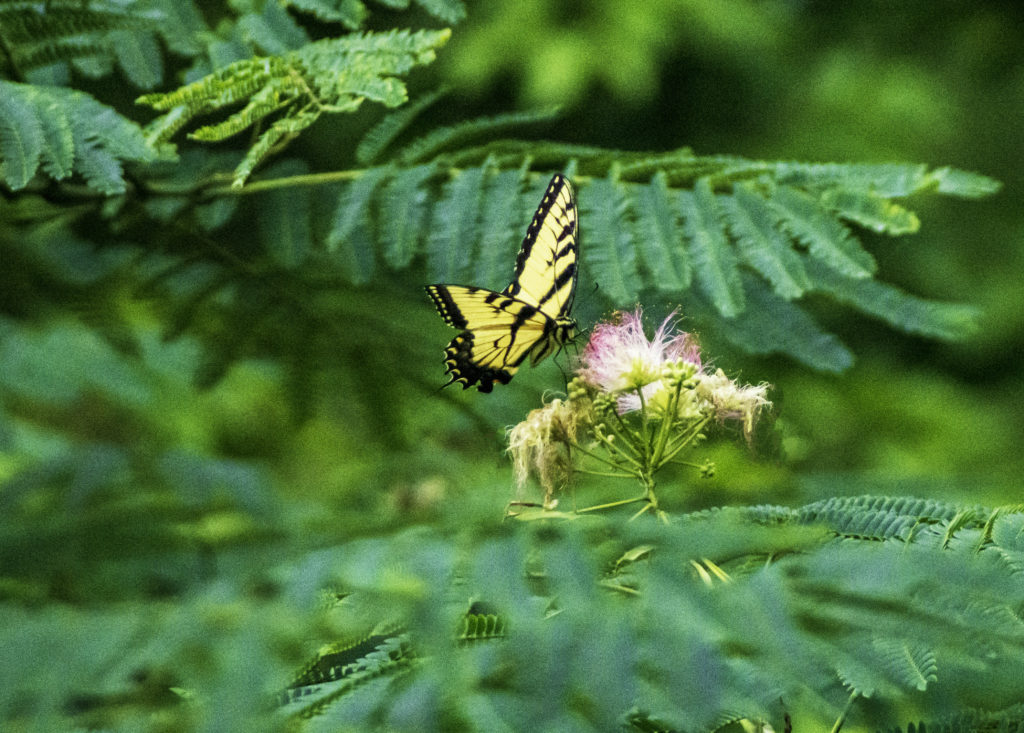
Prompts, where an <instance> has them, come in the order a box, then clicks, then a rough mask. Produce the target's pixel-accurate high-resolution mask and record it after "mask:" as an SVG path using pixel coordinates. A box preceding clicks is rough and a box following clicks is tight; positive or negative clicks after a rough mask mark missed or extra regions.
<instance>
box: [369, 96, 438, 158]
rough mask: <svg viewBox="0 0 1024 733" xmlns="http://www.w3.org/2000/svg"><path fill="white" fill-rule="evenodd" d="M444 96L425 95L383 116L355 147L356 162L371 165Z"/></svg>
mask: <svg viewBox="0 0 1024 733" xmlns="http://www.w3.org/2000/svg"><path fill="white" fill-rule="evenodd" d="M443 95H444V92H443V91H437V92H432V93H430V94H425V95H423V96H422V97H420V98H419V99H417V100H416V101H415V102H412V103H411V104H407V105H405V106H404V107H402V108H401V109H399V110H397V111H395V112H391V113H390V114H387V115H385V116H384V118H383V119H382V120H381V121H380V122H378V123H377V124H376V125H375V126H374V127H373V128H371V129H370V131H369V132H367V133H366V135H364V136H363V139H362V140H360V141H359V144H358V145H357V146H356V161H357V162H359V163H360V164H362V165H366V164H368V163H372V162H373V161H374V160H376V159H377V157H378V156H379V155H380V154H381V153H382V152H383V151H384V150H385V149H386V148H387V147H388V146H389V145H391V143H392V142H394V140H395V138H397V137H398V136H399V135H400V134H402V131H403V130H405V129H406V127H408V126H409V125H410V124H411V123H412V121H413V120H414V119H416V117H417V116H418V115H419V114H420V113H421V112H422V111H423V110H425V109H426V108H427V107H430V106H431V105H432V104H434V103H435V102H436V101H437V100H438V99H440V98H441V97H442V96H443Z"/></svg>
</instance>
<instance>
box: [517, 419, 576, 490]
mask: <svg viewBox="0 0 1024 733" xmlns="http://www.w3.org/2000/svg"><path fill="white" fill-rule="evenodd" d="M581 406H582V404H581V401H579V400H570V401H565V400H558V399H556V400H552V401H551V402H549V403H548V404H546V405H544V407H540V408H538V409H536V410H531V411H530V414H529V415H527V416H526V419H525V420H523V421H522V422H521V423H519V424H518V425H516V426H515V427H513V428H511V429H510V430H509V431H508V453H509V455H510V456H511V457H512V466H513V469H514V470H515V475H516V483H517V484H518V485H519V487H520V488H522V486H523V485H524V484H525V483H526V479H527V478H528V477H529V475H530V473H531V472H533V473H535V474H536V475H537V477H538V479H539V480H540V483H541V485H542V486H543V487H544V492H545V497H544V498H545V500H544V504H545V506H547V505H549V504H550V503H551V498H552V496H553V495H554V493H555V491H556V490H558V489H560V488H562V486H563V485H564V484H565V483H566V482H567V481H568V478H569V474H570V473H571V470H572V464H571V462H570V458H569V455H568V446H569V445H571V444H572V443H574V442H575V441H576V438H577V434H578V433H579V428H580V424H581V422H584V421H585V420H586V417H585V413H584V411H583V410H581V409H580V408H581Z"/></svg>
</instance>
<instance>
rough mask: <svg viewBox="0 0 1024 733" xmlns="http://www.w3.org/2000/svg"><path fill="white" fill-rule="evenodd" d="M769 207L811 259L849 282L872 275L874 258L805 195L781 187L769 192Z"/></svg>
mask: <svg viewBox="0 0 1024 733" xmlns="http://www.w3.org/2000/svg"><path fill="white" fill-rule="evenodd" d="M769 203H770V204H771V206H772V207H773V208H774V209H775V211H776V212H777V213H778V215H779V217H780V219H781V221H782V226H783V227H784V228H785V230H786V231H787V232H788V233H789V234H790V236H792V237H793V238H794V239H796V240H797V241H799V242H800V243H801V244H803V245H804V246H805V247H807V251H808V252H809V253H810V255H811V256H812V257H815V258H817V259H819V260H821V261H822V262H823V263H825V264H826V265H828V266H829V267H831V268H833V269H834V270H836V271H837V272H840V273H842V274H843V275H846V276H847V277H851V278H868V277H871V275H872V274H873V273H874V272H875V269H876V267H877V266H876V265H875V261H874V258H873V257H871V255H870V254H868V253H867V252H866V251H865V250H864V248H863V247H861V245H860V243H859V242H858V241H857V240H856V239H855V238H854V237H853V235H852V234H851V233H850V231H849V229H847V228H846V227H844V226H843V225H842V223H840V222H839V221H838V220H837V219H835V218H834V217H831V216H828V214H827V213H826V212H825V211H823V209H822V208H821V206H820V205H819V204H818V203H817V202H816V201H815V200H814V199H813V198H812V197H811V196H810V195H809V194H806V193H803V192H801V191H798V190H796V189H794V188H791V187H789V186H781V187H779V188H778V189H776V190H775V191H773V192H772V195H771V198H770V199H769Z"/></svg>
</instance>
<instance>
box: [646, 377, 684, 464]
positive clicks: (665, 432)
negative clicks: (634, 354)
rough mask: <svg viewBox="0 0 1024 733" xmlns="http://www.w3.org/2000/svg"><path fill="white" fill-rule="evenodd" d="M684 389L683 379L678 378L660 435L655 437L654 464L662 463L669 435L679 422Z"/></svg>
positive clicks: (652, 462) (652, 461) (659, 429)
mask: <svg viewBox="0 0 1024 733" xmlns="http://www.w3.org/2000/svg"><path fill="white" fill-rule="evenodd" d="M682 389H683V382H682V380H681V379H680V380H677V381H676V388H675V389H674V390H673V391H672V396H671V397H669V401H668V409H667V410H666V411H665V418H663V419H662V421H661V425H660V426H659V427H658V435H657V437H656V438H655V444H654V451H653V455H652V456H651V464H652V465H656V466H659V465H661V463H662V462H661V457H662V455H663V454H664V452H665V445H666V444H667V443H668V437H669V435H670V434H671V432H672V428H673V427H675V424H676V422H677V419H676V410H677V409H678V407H679V394H680V392H681V391H682Z"/></svg>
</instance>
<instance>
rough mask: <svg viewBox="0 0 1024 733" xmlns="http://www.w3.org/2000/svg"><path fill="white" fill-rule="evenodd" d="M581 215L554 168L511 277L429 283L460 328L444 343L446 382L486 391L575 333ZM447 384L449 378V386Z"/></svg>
mask: <svg viewBox="0 0 1024 733" xmlns="http://www.w3.org/2000/svg"><path fill="white" fill-rule="evenodd" d="M577 239H578V215H577V212H576V198H575V195H574V194H573V190H572V185H571V184H570V183H569V181H568V180H566V179H565V178H564V177H562V176H560V175H558V174H555V176H554V177H552V179H551V183H550V184H549V185H548V188H547V190H546V191H545V193H544V198H543V199H542V200H541V203H540V206H539V207H538V208H537V212H536V214H534V217H533V220H532V221H531V223H530V227H529V228H528V229H527V231H526V236H525V237H524V238H523V245H522V247H521V248H520V250H519V255H518V256H517V257H516V271H515V276H514V277H513V280H512V282H511V283H509V285H508V286H507V287H506V288H505V289H504V290H502V291H501V292H497V291H494V290H488V289H487V288H480V287H473V286H466V285H428V286H427V293H428V294H429V295H430V297H431V298H432V299H433V301H434V305H435V306H436V307H437V311H438V313H440V314H441V317H442V318H444V320H445V322H446V323H447V324H448V325H450V326H453V327H455V328H458V329H461V331H462V332H461V333H460V334H458V335H457V336H456V337H455V338H454V339H452V341H451V343H449V344H448V347H447V348H446V349H445V365H446V367H447V370H446V373H447V374H449V375H450V379H449V381H448V382H447V384H452V383H455V382H458V383H460V384H462V387H463V389H467V388H469V387H471V386H474V385H476V387H477V389H479V390H480V391H481V392H490V391H491V390H492V388H493V386H494V383H495V382H498V383H501V384H508V383H509V381H510V380H511V379H512V376H513V375H514V374H515V373H516V371H517V370H518V369H519V367H520V365H522V363H523V362H524V361H525V360H526V359H527V358H528V359H529V360H530V363H531V364H537V363H539V362H540V361H542V360H543V359H544V358H545V357H547V356H548V355H549V354H551V353H552V352H554V351H556V350H557V349H558V348H559V347H561V346H562V345H563V344H565V343H567V342H568V341H570V340H571V339H572V337H573V336H574V335H575V332H576V322H575V321H574V320H573V319H572V318H571V317H570V316H569V311H570V309H571V308H572V300H573V296H574V295H575V292H576V276H577V267H576V265H577V259H578V254H579V253H578V244H577ZM447 384H446V386H447Z"/></svg>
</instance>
